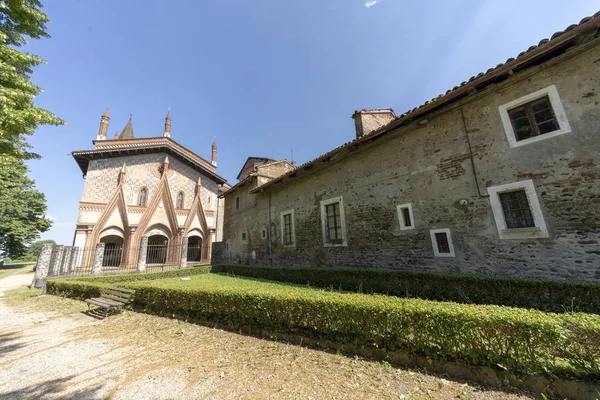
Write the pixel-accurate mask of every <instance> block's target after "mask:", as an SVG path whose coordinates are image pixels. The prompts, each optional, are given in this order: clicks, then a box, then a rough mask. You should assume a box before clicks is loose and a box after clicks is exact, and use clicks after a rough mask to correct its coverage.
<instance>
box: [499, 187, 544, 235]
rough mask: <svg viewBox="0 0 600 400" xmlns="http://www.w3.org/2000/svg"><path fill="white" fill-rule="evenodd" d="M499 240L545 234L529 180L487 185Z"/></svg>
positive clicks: (542, 216) (542, 220) (537, 202)
mask: <svg viewBox="0 0 600 400" xmlns="http://www.w3.org/2000/svg"><path fill="white" fill-rule="evenodd" d="M487 191H488V194H489V195H490V205H491V206H492V212H493V214H494V220H495V222H496V228H497V229H498V236H499V237H500V239H527V238H532V239H541V238H547V237H549V232H548V228H547V226H546V222H545V221H544V214H543V212H542V208H541V205H540V201H539V199H538V197H537V192H536V187H535V184H534V183H533V180H531V179H529V180H524V181H517V182H511V183H506V184H503V185H499V186H490V187H488V188H487Z"/></svg>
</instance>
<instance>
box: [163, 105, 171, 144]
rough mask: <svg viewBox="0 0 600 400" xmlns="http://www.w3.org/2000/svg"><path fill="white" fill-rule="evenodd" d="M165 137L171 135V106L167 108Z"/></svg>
mask: <svg viewBox="0 0 600 400" xmlns="http://www.w3.org/2000/svg"><path fill="white" fill-rule="evenodd" d="M163 136H164V137H168V138H170V137H171V107H169V109H168V110H167V116H166V117H165V133H164V134H163Z"/></svg>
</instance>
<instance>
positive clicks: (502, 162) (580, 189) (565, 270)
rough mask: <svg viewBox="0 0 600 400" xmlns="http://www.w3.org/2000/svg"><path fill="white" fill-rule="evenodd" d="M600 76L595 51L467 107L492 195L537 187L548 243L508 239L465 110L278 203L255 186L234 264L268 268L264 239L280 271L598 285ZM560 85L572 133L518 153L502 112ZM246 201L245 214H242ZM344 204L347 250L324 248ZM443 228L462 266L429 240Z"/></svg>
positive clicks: (412, 129)
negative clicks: (288, 243)
mask: <svg viewBox="0 0 600 400" xmlns="http://www.w3.org/2000/svg"><path fill="white" fill-rule="evenodd" d="M599 66H600V47H599V46H598V45H597V44H596V46H594V47H591V48H589V49H588V50H587V51H585V52H577V51H575V52H570V53H566V54H564V55H562V56H560V57H558V58H557V59H554V60H552V61H549V62H547V63H545V64H543V65H540V66H537V67H533V68H531V69H529V70H527V71H524V72H520V73H517V74H515V75H513V76H512V77H511V78H510V79H508V80H507V81H505V82H503V83H501V84H498V85H496V86H492V87H488V88H487V89H485V90H483V91H481V92H479V93H476V94H474V95H472V96H470V97H469V98H468V99H466V100H463V101H461V104H460V106H461V108H462V111H463V112H464V117H465V124H466V127H467V131H468V136H469V138H470V141H471V145H472V152H473V162H474V164H475V169H476V171H477V176H478V182H477V183H478V184H479V185H480V190H481V192H482V194H484V195H485V194H487V190H486V187H490V186H496V185H502V184H506V183H513V182H518V181H522V180H529V179H531V180H532V181H533V183H534V185H535V190H536V193H537V197H538V198H539V201H540V204H541V209H542V213H543V216H544V219H545V223H546V225H547V226H548V230H549V238H547V239H510V240H509V239H500V238H499V234H498V230H497V228H496V224H495V221H494V216H493V213H492V209H491V206H490V200H489V198H486V197H480V196H479V195H478V191H477V186H476V182H475V177H474V173H473V168H472V165H471V158H470V154H469V147H468V143H467V139H466V134H465V131H464V125H463V120H462V115H461V109H460V108H459V107H457V106H455V107H448V108H446V109H444V110H441V111H437V112H435V113H433V114H429V115H428V116H427V122H424V123H422V124H419V123H413V124H410V125H408V126H405V127H402V128H400V129H398V130H397V131H396V132H394V133H392V134H389V135H386V136H385V137H384V138H382V139H379V140H376V141H374V142H373V143H371V144H368V145H366V146H363V147H361V148H360V149H358V150H356V151H354V152H346V153H344V155H343V156H340V157H339V158H337V159H332V160H331V161H329V164H328V165H327V167H326V168H322V169H320V170H319V169H316V168H315V172H313V173H312V174H311V175H309V176H307V177H304V178H300V177H299V178H297V179H295V180H290V181H289V182H290V183H285V184H281V186H277V187H276V188H275V189H274V190H273V191H272V193H271V194H270V195H269V193H267V192H260V193H258V194H256V195H252V194H249V193H248V192H249V190H250V189H251V188H252V187H253V186H252V185H250V186H245V187H243V188H240V189H238V190H237V191H235V192H233V193H231V194H229V195H228V196H227V197H226V198H225V203H226V204H225V209H224V211H225V222H224V242H225V246H226V253H227V257H228V260H229V261H231V262H242V263H244V262H248V263H249V262H250V261H251V260H250V254H251V252H252V251H255V252H256V253H257V262H258V263H260V264H265V265H267V264H269V261H270V260H269V246H268V236H269V235H267V238H265V237H263V231H265V230H266V231H267V232H270V236H271V237H272V239H271V243H272V249H271V253H272V255H271V257H272V260H273V264H274V265H283V266H292V265H299V266H332V267H371V268H411V269H419V270H435V271H462V272H473V273H482V274H498V275H511V276H533V277H562V278H573V279H588V280H600V262H599V261H598V260H599V259H600V257H599V256H600V245H599V240H600V167H599V166H598V164H599V163H600V145H599V144H598V138H599V136H598V133H599V129H600V128H599V127H600V112H599V110H600V107H599V106H600V96H599V94H600V67H599ZM550 85H555V86H556V88H557V90H558V93H559V96H560V99H561V101H562V105H563V107H564V109H565V113H566V116H567V119H568V121H569V123H570V126H571V130H572V132H570V133H566V134H563V135H560V136H556V137H551V138H548V139H544V140H540V141H538V142H535V143H530V144H527V145H524V146H520V147H515V148H511V147H509V144H508V141H507V137H506V134H505V131H504V127H503V124H502V121H501V119H500V113H499V106H501V105H503V104H506V103H509V102H511V101H513V100H514V99H517V98H519V97H522V96H525V95H527V94H529V93H532V92H535V91H537V90H540V89H542V88H545V87H548V86H550ZM319 162H321V161H319ZM286 182H287V181H286ZM254 185H256V184H254ZM238 196H239V197H240V204H241V207H240V210H235V198H236V197H238ZM269 196H270V197H271V199H270V202H271V207H270V208H271V210H270V215H271V222H270V223H269ZM336 196H342V198H343V202H344V212H345V219H346V230H347V241H348V245H347V246H346V247H325V246H324V245H323V235H322V229H321V218H320V207H319V206H320V202H321V201H322V200H326V199H330V198H332V197H336ZM461 200H466V204H461V203H465V202H464V201H463V202H461ZM405 203H411V204H412V209H413V215H414V220H415V229H412V230H400V226H399V220H398V215H397V211H396V205H399V204H405ZM290 209H293V210H294V216H295V235H296V245H295V246H292V247H285V246H283V245H281V234H280V232H281V226H280V224H281V221H280V213H281V212H282V211H286V210H290ZM269 227H270V229H269ZM437 228H449V229H450V231H451V235H452V241H453V242H454V249H455V253H456V255H455V257H447V258H440V257H434V254H433V248H432V243H431V239H430V232H429V231H430V230H431V229H437ZM242 233H245V234H246V240H242Z"/></svg>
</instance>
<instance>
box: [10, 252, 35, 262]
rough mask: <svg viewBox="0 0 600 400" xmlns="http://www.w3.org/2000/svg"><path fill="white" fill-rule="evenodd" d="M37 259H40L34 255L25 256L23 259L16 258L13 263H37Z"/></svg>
mask: <svg viewBox="0 0 600 400" xmlns="http://www.w3.org/2000/svg"><path fill="white" fill-rule="evenodd" d="M37 259H38V258H37V256H34V255H33V254H25V255H23V256H21V257H18V258H15V259H14V260H12V261H13V262H16V263H23V262H29V261H32V262H35V261H37Z"/></svg>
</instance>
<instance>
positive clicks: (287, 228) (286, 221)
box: [283, 214, 292, 244]
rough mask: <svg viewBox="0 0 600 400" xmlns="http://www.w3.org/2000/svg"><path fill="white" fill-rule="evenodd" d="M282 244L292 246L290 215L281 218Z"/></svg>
mask: <svg viewBox="0 0 600 400" xmlns="http://www.w3.org/2000/svg"><path fill="white" fill-rule="evenodd" d="M283 244H292V215H291V214H287V215H284V216H283Z"/></svg>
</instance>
